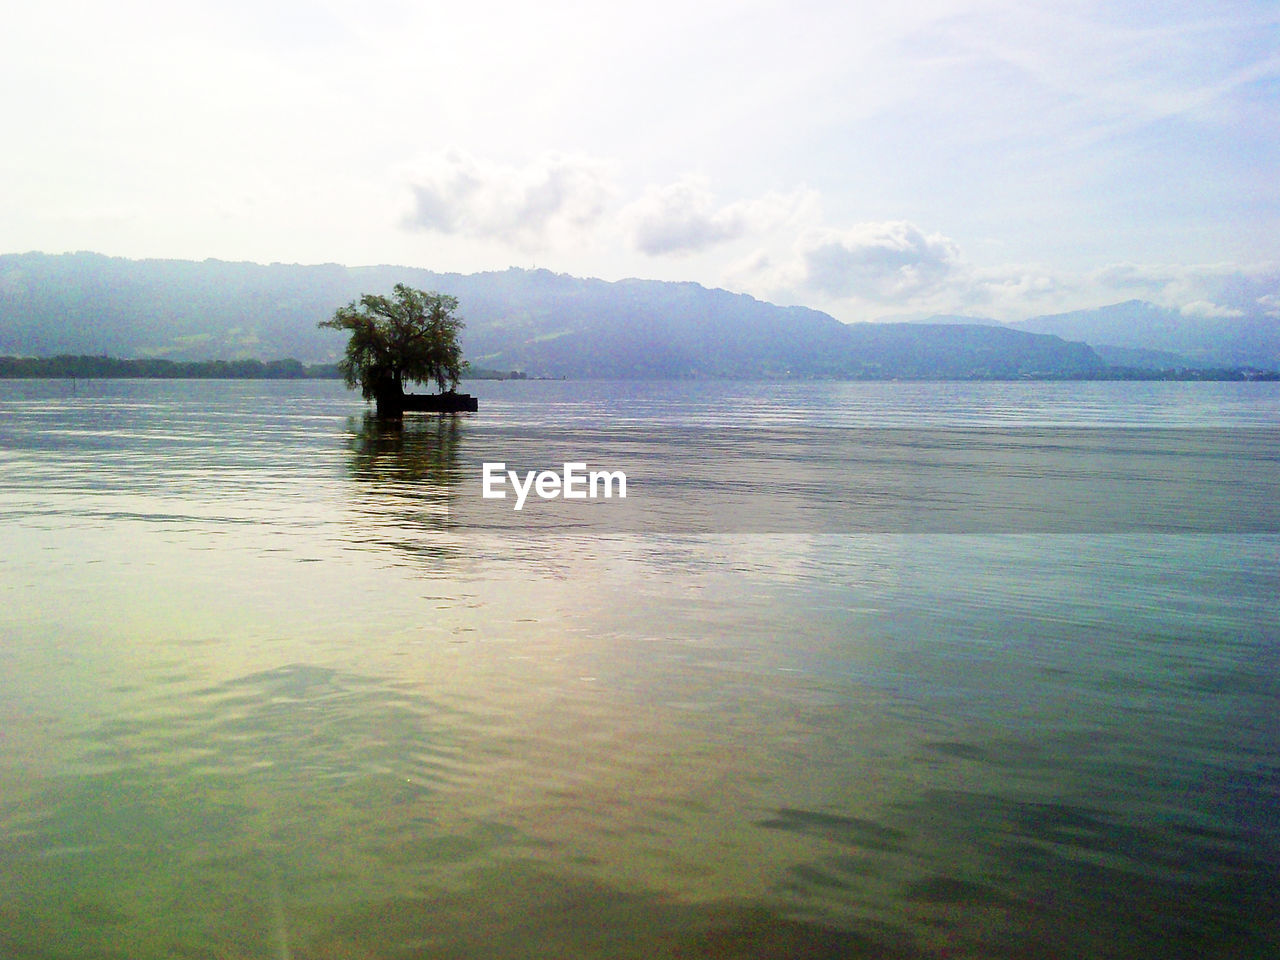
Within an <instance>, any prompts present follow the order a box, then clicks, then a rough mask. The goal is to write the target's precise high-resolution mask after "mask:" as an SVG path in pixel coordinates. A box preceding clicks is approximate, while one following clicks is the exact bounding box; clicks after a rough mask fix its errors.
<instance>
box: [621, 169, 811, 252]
mask: <svg viewBox="0 0 1280 960" xmlns="http://www.w3.org/2000/svg"><path fill="white" fill-rule="evenodd" d="M815 200H816V195H815V194H814V193H813V192H812V191H810V190H805V189H798V190H795V191H792V192H791V193H786V194H783V193H767V194H765V195H764V196H761V197H759V198H756V199H753V200H739V201H736V202H734V203H729V204H725V205H721V206H717V204H716V201H715V197H714V195H713V194H712V193H711V190H710V189H709V187H708V186H707V183H706V181H705V180H702V179H700V178H693V177H686V178H683V179H681V180H677V181H675V182H674V183H670V184H667V185H665V186H660V187H650V188H649V189H648V190H646V191H645V193H644V195H643V196H641V197H640V198H639V199H637V200H635V201H633V202H632V203H630V204H628V205H627V206H626V207H625V208H623V210H622V212H621V215H620V217H621V221H622V223H623V225H624V228H625V229H626V230H627V232H628V234H629V235H630V238H631V242H632V244H633V245H634V246H635V247H636V249H637V250H639V251H640V252H641V253H646V254H648V255H650V256H661V255H664V254H685V253H695V252H699V251H702V250H706V249H709V248H711V247H715V246H718V245H720V244H722V243H728V242H731V241H734V240H738V239H741V238H743V237H745V236H748V235H750V234H754V233H759V232H762V231H767V230H770V229H773V228H775V227H777V226H779V225H781V224H783V223H785V222H787V221H789V220H794V219H795V218H796V217H798V216H800V215H801V214H802V213H803V212H804V211H806V210H807V209H808V208H809V207H811V206H812V205H813V204H814V203H815Z"/></svg>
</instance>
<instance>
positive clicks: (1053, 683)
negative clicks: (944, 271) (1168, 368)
mask: <svg viewBox="0 0 1280 960" xmlns="http://www.w3.org/2000/svg"><path fill="white" fill-rule="evenodd" d="M470 389H471V390H472V391H473V392H475V393H477V394H478V395H479V396H480V411H479V412H478V413H476V414H464V415H460V416H457V417H452V416H450V417H439V416H430V415H421V416H413V415H411V416H409V417H407V418H406V420H405V422H404V424H403V425H401V426H400V427H398V428H397V427H389V426H386V425H380V424H378V423H377V422H376V421H374V420H372V419H370V418H369V417H368V416H367V411H366V407H365V405H364V403H363V402H361V401H360V400H359V399H358V396H355V395H353V394H351V393H349V392H348V391H346V390H345V389H344V388H343V387H342V385H341V384H339V383H333V382H320V381H299V382H234V381H224V382H216V381H173V382H169V381H79V382H72V381H0V531H2V532H3V533H2V536H3V540H2V546H3V550H2V551H0V743H2V744H3V750H2V751H0V953H3V955H4V956H5V957H7V958H13V960H48V958H77V960H78V958H85V960H88V958H94V960H98V958H114V957H118V958H130V960H150V958H183V957H190V958H224V960H225V958H236V960H239V958H262V960H267V958H272V960H280V958H288V957H292V958H298V960H301V958H328V960H337V958H353V960H354V958H362V960H368V958H410V957H431V958H436V957H448V958H454V957H476V958H523V957H566V958H567V957H575V958H576V957H583V958H620V957H636V958H640V957H643V958H659V957H705V958H730V957H732V958H793V957H796V958H799V957H813V958H817V957H888V958H942V957H948V958H956V957H962V958H969V957H972V958H979V957H982V958H992V957H1011V958H1012V957H1036V958H1042V957H1063V958H1078V957H1116V958H1129V957H1132V958H1152V957H1160V958H1181V957H1186V958H1193V957H1194V958H1200V957H1222V958H1243V957H1273V956H1277V955H1280V927H1278V925H1277V921H1276V918H1277V916H1280V637H1278V630H1277V623H1280V599H1278V597H1280V592H1278V591H1277V583H1280V549H1278V547H1280V516H1278V515H1277V512H1276V511H1277V508H1276V504H1275V501H1276V496H1275V493H1276V490H1277V489H1278V488H1280V482H1278V481H1280V441H1278V440H1277V434H1278V433H1280V431H1278V430H1277V424H1280V385H1277V384H1274V383H1271V384H1261V383H1230V384H1212V383H834V384H833V383H785V384H764V383H683V382H682V383H655V382H642V383H566V382H530V381H524V382H520V381H505V382H482V383H476V384H473V385H471V387H470ZM497 462H501V463H503V464H504V465H505V467H506V468H510V469H513V470H516V471H517V474H518V475H519V476H524V475H525V474H526V472H527V471H530V470H535V471H536V470H544V469H545V470H553V471H561V470H562V468H563V466H564V464H565V463H568V462H583V463H585V464H588V465H589V467H590V468H591V469H596V468H600V469H609V470H619V471H623V472H625V474H626V478H627V485H628V486H627V497H626V498H625V499H622V498H619V497H614V498H603V497H601V498H596V499H583V500H573V501H570V500H566V499H564V498H562V497H561V498H548V499H543V498H541V497H538V496H537V495H536V494H534V495H532V496H531V498H530V499H529V500H528V501H527V502H526V503H525V504H524V506H523V508H522V509H521V510H519V511H517V510H515V509H514V498H513V497H512V496H508V497H507V498H505V499H497V498H489V499H486V498H485V497H484V496H483V491H482V476H481V475H482V471H483V465H484V464H485V463H497ZM507 490H508V491H511V488H510V486H508V487H507Z"/></svg>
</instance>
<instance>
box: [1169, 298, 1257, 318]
mask: <svg viewBox="0 0 1280 960" xmlns="http://www.w3.org/2000/svg"><path fill="white" fill-rule="evenodd" d="M1179 309H1180V310H1181V311H1182V315H1183V316H1184V317H1203V318H1206V319H1211V318H1217V317H1243V316H1244V311H1243V310H1237V309H1235V308H1234V307H1223V306H1220V305H1219V304H1216V303H1210V302H1209V301H1208V300H1193V301H1192V302H1191V303H1184V304H1183V305H1182V306H1181V307H1180V308H1179Z"/></svg>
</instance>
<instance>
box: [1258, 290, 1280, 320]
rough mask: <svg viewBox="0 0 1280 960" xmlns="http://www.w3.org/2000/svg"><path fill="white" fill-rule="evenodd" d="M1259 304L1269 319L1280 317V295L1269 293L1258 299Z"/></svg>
mask: <svg viewBox="0 0 1280 960" xmlns="http://www.w3.org/2000/svg"><path fill="white" fill-rule="evenodd" d="M1257 302H1258V306H1260V307H1261V308H1262V312H1263V313H1265V314H1266V315H1267V316H1268V317H1280V294H1274V293H1268V294H1266V295H1264V296H1261V297H1258V301H1257Z"/></svg>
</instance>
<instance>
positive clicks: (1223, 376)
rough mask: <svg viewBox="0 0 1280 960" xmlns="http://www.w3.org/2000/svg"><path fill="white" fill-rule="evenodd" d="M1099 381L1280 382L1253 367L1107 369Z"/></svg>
mask: <svg viewBox="0 0 1280 960" xmlns="http://www.w3.org/2000/svg"><path fill="white" fill-rule="evenodd" d="M1091 379H1097V380H1213V381H1243V380H1280V372H1277V371H1275V370H1255V369H1253V368H1252V367H1204V368H1199V367H1195V368H1188V367H1179V368H1178V369H1176V370H1147V369H1144V368H1142V367H1107V368H1106V370H1105V371H1104V372H1103V373H1102V374H1101V375H1099V376H1097V377H1095V378H1091Z"/></svg>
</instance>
